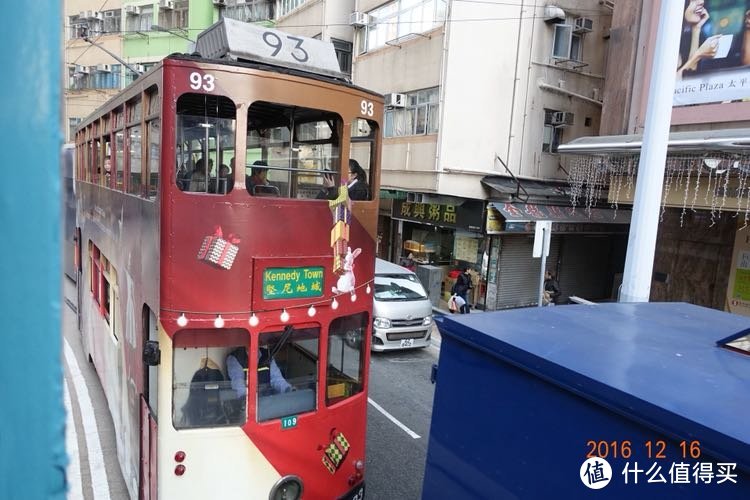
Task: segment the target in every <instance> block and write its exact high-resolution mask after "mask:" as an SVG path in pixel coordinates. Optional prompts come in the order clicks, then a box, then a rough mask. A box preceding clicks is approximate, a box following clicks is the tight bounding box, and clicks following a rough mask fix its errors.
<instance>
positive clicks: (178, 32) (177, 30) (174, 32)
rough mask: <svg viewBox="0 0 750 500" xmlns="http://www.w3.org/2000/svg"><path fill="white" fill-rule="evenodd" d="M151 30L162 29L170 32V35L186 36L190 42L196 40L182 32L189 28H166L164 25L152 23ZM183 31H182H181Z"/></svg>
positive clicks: (161, 30)
mask: <svg viewBox="0 0 750 500" xmlns="http://www.w3.org/2000/svg"><path fill="white" fill-rule="evenodd" d="M151 31H160V32H162V33H169V34H170V35H174V36H178V37H180V38H184V39H185V40H187V41H188V42H195V40H191V39H189V38H188V37H186V36H185V35H183V34H182V33H187V30H184V29H182V28H164V27H162V26H159V25H158V24H152V25H151ZM181 32H182V33H181Z"/></svg>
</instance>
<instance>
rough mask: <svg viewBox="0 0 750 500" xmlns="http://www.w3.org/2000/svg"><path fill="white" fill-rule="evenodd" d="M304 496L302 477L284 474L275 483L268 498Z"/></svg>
mask: <svg viewBox="0 0 750 500" xmlns="http://www.w3.org/2000/svg"><path fill="white" fill-rule="evenodd" d="M300 497H302V479H300V478H299V477H298V476H284V477H282V478H281V479H279V480H278V481H276V484H274V485H273V488H271V493H269V495H268V500H298V499H299V498H300Z"/></svg>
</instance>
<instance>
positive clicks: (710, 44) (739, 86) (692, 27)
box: [674, 0, 750, 106]
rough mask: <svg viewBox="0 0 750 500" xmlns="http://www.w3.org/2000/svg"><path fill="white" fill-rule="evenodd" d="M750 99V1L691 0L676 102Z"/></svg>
mask: <svg viewBox="0 0 750 500" xmlns="http://www.w3.org/2000/svg"><path fill="white" fill-rule="evenodd" d="M743 100H750V0H685V9H684V11H683V18H682V34H681V38H680V55H679V60H678V66H677V82H676V85H675V95H674V105H675V106H686V105H691V104H706V103H720V102H731V101H743Z"/></svg>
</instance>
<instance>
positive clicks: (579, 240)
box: [558, 234, 612, 304]
mask: <svg viewBox="0 0 750 500" xmlns="http://www.w3.org/2000/svg"><path fill="white" fill-rule="evenodd" d="M611 251H612V238H611V237H610V236H584V235H571V234H568V235H565V236H563V237H562V248H561V250H560V259H561V260H560V273H559V276H558V282H559V283H560V292H561V296H560V300H559V302H558V303H560V304H567V302H568V297H569V296H571V295H576V296H578V297H581V298H582V299H586V300H592V301H596V300H601V299H605V298H608V297H609V295H610V290H609V289H608V280H609V270H608V266H609V258H610V253H611Z"/></svg>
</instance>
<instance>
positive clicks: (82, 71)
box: [75, 64, 89, 75]
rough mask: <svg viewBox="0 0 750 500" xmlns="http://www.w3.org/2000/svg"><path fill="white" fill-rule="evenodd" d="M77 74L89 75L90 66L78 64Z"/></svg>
mask: <svg viewBox="0 0 750 500" xmlns="http://www.w3.org/2000/svg"><path fill="white" fill-rule="evenodd" d="M75 72H76V73H80V74H82V75H88V74H89V68H88V66H81V65H80V64H76V71H75Z"/></svg>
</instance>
